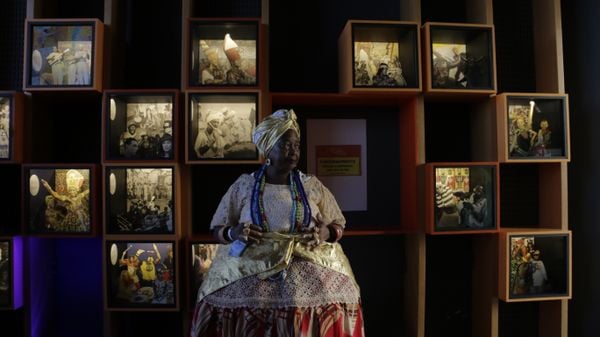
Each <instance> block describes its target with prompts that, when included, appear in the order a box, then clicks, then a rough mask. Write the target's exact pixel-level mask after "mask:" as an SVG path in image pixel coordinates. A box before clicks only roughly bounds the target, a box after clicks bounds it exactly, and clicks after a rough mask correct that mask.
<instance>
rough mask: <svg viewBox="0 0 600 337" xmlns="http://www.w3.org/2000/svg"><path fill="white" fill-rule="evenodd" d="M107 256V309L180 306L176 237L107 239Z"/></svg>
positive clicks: (167, 308)
mask: <svg viewBox="0 0 600 337" xmlns="http://www.w3.org/2000/svg"><path fill="white" fill-rule="evenodd" d="M104 256H105V257H104V263H105V273H104V278H105V284H106V291H105V294H106V301H105V304H106V309H107V310H127V311H132V310H133V311H135V310H165V311H175V310H178V308H179V294H178V291H179V284H178V282H179V280H178V276H177V275H178V270H179V266H178V264H177V245H176V242H175V241H168V240H152V241H141V240H106V241H105V255H104Z"/></svg>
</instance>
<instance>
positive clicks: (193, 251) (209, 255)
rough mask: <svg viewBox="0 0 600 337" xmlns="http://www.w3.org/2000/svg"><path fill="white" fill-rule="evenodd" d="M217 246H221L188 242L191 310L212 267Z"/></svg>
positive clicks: (201, 242) (207, 242) (212, 243)
mask: <svg viewBox="0 0 600 337" xmlns="http://www.w3.org/2000/svg"><path fill="white" fill-rule="evenodd" d="M219 246H221V245H220V244H218V243H215V242H214V241H211V240H190V241H189V242H188V252H187V254H188V266H189V275H188V298H189V303H190V307H191V308H193V307H194V306H195V305H196V297H197V295H198V289H200V285H201V284H202V282H203V281H204V278H205V276H206V273H208V270H209V269H210V266H211V265H212V261H213V259H214V257H215V256H216V253H217V248H219Z"/></svg>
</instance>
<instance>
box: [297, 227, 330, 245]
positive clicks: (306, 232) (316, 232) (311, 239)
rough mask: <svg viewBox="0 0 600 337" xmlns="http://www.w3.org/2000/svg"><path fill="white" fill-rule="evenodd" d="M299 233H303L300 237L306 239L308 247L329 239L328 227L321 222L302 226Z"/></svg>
mask: <svg viewBox="0 0 600 337" xmlns="http://www.w3.org/2000/svg"><path fill="white" fill-rule="evenodd" d="M301 233H303V236H302V238H303V239H306V240H307V242H306V245H307V246H308V247H309V248H310V249H314V248H316V247H318V246H320V245H321V244H323V243H325V242H326V241H327V240H328V239H329V228H327V225H326V224H325V223H323V222H320V223H319V224H318V225H316V226H314V227H310V228H303V229H302V230H301Z"/></svg>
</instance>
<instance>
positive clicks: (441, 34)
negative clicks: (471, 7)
mask: <svg viewBox="0 0 600 337" xmlns="http://www.w3.org/2000/svg"><path fill="white" fill-rule="evenodd" d="M422 30H423V32H422V35H423V40H424V42H423V45H424V52H423V63H424V64H425V72H424V73H423V82H424V83H425V87H424V91H425V93H427V94H433V93H437V94H460V95H491V94H494V93H496V56H495V42H494V26H493V25H481V24H464V23H461V24H456V23H439V22H427V23H425V25H423V27H422Z"/></svg>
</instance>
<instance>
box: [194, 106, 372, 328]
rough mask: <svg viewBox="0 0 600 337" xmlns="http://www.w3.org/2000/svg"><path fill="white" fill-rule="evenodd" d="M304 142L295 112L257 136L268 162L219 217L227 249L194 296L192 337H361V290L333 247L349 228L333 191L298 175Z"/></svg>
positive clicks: (246, 178)
mask: <svg viewBox="0 0 600 337" xmlns="http://www.w3.org/2000/svg"><path fill="white" fill-rule="evenodd" d="M299 136H300V130H299V127H298V123H297V122H296V115H295V114H294V112H293V111H292V110H278V111H276V112H275V113H273V114H272V115H271V116H268V117H267V118H265V120H264V121H263V122H262V123H260V124H259V125H258V126H257V127H256V129H255V130H254V132H253V135H252V138H253V142H254V143H255V144H256V146H257V147H258V149H259V151H260V152H261V154H262V155H263V156H264V157H265V158H266V162H265V164H264V165H263V166H262V167H261V168H260V169H259V170H258V171H256V172H254V173H253V174H243V175H242V176H240V177H239V178H238V179H237V180H236V182H235V183H233V185H232V186H231V187H230V188H229V190H228V191H227V193H226V194H225V196H223V198H222V200H221V203H220V204H219V207H218V209H217V211H216V213H215V215H214V216H213V220H212V223H211V230H212V231H213V233H214V234H215V236H216V238H217V239H218V240H219V241H220V242H221V243H224V244H225V245H221V246H220V247H219V249H218V250H217V253H216V256H215V258H214V260H213V263H212V266H211V268H210V270H209V271H208V274H207V275H206V278H205V279H204V282H203V283H202V286H201V287H200V290H199V291H198V298H197V300H198V302H197V304H196V310H195V312H194V317H193V323H192V331H191V335H192V336H195V337H198V336H202V337H204V336H222V337H228V336H244V337H253V336H261V337H263V336H273V337H288V336H289V337H291V336H303V337H315V336H322V337H325V336H331V337H334V336H335V337H337V336H340V337H342V336H352V337H355V336H361V337H362V336H364V329H363V320H362V310H361V306H360V298H359V296H360V294H359V288H358V285H357V284H356V281H355V280H354V276H353V274H352V270H351V268H350V265H349V263H348V260H347V258H346V256H345V255H344V253H343V251H342V249H341V246H340V245H339V244H338V243H337V241H338V240H339V239H340V238H341V237H342V233H343V229H344V224H345V219H344V217H343V215H342V213H341V211H340V209H339V207H338V205H337V202H336V201H335V199H334V197H333V195H332V194H331V192H330V191H329V190H328V189H327V188H326V187H325V186H324V185H323V184H322V183H321V182H320V181H319V180H318V179H317V178H316V177H314V176H309V175H305V174H303V173H301V172H300V171H298V169H297V168H296V165H297V164H298V160H299V157H300V139H299ZM232 242H233V243H232ZM229 243H232V244H229Z"/></svg>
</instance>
